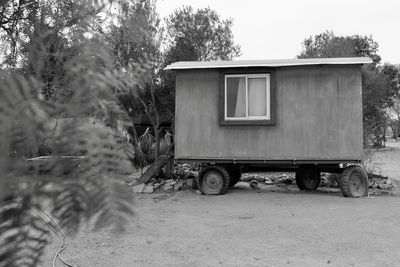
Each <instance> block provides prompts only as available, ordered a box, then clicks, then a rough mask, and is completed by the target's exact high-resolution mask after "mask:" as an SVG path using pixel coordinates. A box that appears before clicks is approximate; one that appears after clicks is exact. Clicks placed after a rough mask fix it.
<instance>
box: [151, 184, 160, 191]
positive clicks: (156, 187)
mask: <svg viewBox="0 0 400 267" xmlns="http://www.w3.org/2000/svg"><path fill="white" fill-rule="evenodd" d="M153 187H154V190H157V189H158V188H160V187H161V184H160V183H155V184H154V185H153Z"/></svg>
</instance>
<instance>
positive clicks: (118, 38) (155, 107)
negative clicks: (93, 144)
mask: <svg viewBox="0 0 400 267" xmlns="http://www.w3.org/2000/svg"><path fill="white" fill-rule="evenodd" d="M117 10H118V11H117V12H118V15H117V20H116V23H114V24H113V25H111V28H110V32H109V38H107V39H108V40H109V43H110V46H111V51H112V53H113V55H114V57H115V59H116V61H115V65H116V67H117V68H118V69H121V70H123V72H124V73H126V74H127V75H126V77H125V82H126V83H125V84H126V85H127V87H126V89H127V90H125V91H124V92H121V95H120V100H121V103H122V105H123V106H124V108H125V110H127V111H128V112H129V114H130V115H131V118H132V122H133V123H134V119H135V118H137V117H138V116H139V115H142V114H145V116H147V118H148V119H149V121H150V122H151V124H152V127H153V132H154V137H155V149H154V158H155V159H157V158H158V156H159V154H160V110H159V106H160V105H159V104H160V101H158V99H157V96H158V93H159V86H158V82H157V77H156V72H157V68H158V67H159V62H160V55H161V53H160V42H161V40H160V36H159V35H160V28H159V24H160V19H159V17H158V14H157V13H156V10H155V2H154V1H148V0H139V1H134V2H131V1H126V0H119V1H117ZM134 69H140V70H141V75H140V79H134V80H135V81H136V82H135V83H134V84H132V83H131V82H129V80H130V79H131V77H130V73H131V71H132V70H134ZM132 132H133V138H132V141H133V143H134V146H135V148H136V152H137V154H138V153H139V154H140V153H142V151H141V149H140V144H139V137H138V134H137V131H136V129H135V125H133V128H132ZM141 157H143V155H142V156H141ZM134 161H136V160H134ZM137 167H143V166H137Z"/></svg>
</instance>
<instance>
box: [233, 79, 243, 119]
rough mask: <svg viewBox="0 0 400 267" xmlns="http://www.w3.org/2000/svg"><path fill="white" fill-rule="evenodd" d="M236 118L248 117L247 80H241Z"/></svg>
mask: <svg viewBox="0 0 400 267" xmlns="http://www.w3.org/2000/svg"><path fill="white" fill-rule="evenodd" d="M235 117H246V79H245V78H240V80H239V84H238V90H237V99H236V109H235Z"/></svg>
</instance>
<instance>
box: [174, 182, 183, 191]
mask: <svg viewBox="0 0 400 267" xmlns="http://www.w3.org/2000/svg"><path fill="white" fill-rule="evenodd" d="M182 186H183V183H182V181H179V183H175V184H174V191H178V190H179V189H181V188H182Z"/></svg>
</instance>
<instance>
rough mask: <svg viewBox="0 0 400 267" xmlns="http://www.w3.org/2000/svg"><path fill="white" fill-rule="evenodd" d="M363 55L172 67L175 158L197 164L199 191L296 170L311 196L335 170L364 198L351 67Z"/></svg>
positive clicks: (355, 72)
mask: <svg viewBox="0 0 400 267" xmlns="http://www.w3.org/2000/svg"><path fill="white" fill-rule="evenodd" d="M371 62H372V60H371V59H370V58H366V57H353V58H312V59H288V60H252V61H206V62H176V63H173V64H171V65H169V66H167V67H166V69H167V70H174V71H175V72H176V106H175V160H176V161H177V162H178V163H183V162H190V163H198V164H200V165H201V166H202V167H203V168H202V171H201V172H200V174H199V178H198V184H199V189H200V191H201V192H202V193H203V194H207V195H213V194H224V193H225V192H226V191H227V190H228V189H229V188H230V187H232V186H234V185H235V184H236V183H237V182H238V181H239V179H240V177H241V173H242V172H244V171H255V170H263V171H292V172H296V184H297V186H298V188H299V189H300V190H316V189H317V188H318V186H319V185H320V181H321V172H330V173H340V174H341V175H340V177H341V178H340V182H339V183H340V187H341V191H342V193H343V195H344V196H346V197H361V196H365V195H366V194H367V191H368V178H367V174H366V172H365V170H364V169H363V168H362V165H361V163H362V159H363V143H362V142H363V138H362V131H363V130H362V90H361V86H362V83H361V67H362V65H363V64H369V63H371Z"/></svg>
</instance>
